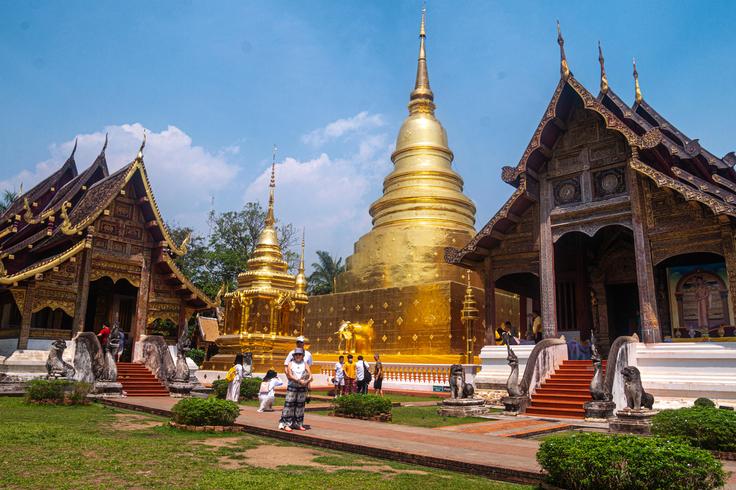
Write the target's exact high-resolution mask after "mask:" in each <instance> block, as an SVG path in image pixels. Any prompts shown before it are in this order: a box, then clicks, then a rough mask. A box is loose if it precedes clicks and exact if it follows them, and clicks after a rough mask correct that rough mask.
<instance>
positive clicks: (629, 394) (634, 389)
mask: <svg viewBox="0 0 736 490" xmlns="http://www.w3.org/2000/svg"><path fill="white" fill-rule="evenodd" d="M621 375H622V376H623V378H624V395H626V406H627V407H628V408H629V410H641V408H642V406H643V407H645V408H648V409H649V410H651V409H652V407H653V406H654V396H652V395H651V394H649V393H647V392H646V391H644V386H642V384H641V373H640V372H639V369H638V368H636V367H634V366H626V367H625V368H623V369H622V370H621Z"/></svg>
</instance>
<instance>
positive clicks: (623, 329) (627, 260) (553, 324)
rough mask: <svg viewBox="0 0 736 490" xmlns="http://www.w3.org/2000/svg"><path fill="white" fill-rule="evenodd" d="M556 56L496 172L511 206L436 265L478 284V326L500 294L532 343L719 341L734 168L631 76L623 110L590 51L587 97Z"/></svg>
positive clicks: (734, 257)
mask: <svg viewBox="0 0 736 490" xmlns="http://www.w3.org/2000/svg"><path fill="white" fill-rule="evenodd" d="M558 43H559V46H560V56H561V65H560V72H561V78H560V81H559V84H558V85H557V87H556V88H555V90H554V93H553V95H552V99H551V101H550V103H549V105H548V106H547V108H546V110H545V112H544V116H543V117H542V120H541V121H540V123H539V125H538V126H537V129H536V131H535V132H534V134H533V135H532V138H531V141H530V143H529V145H528V146H527V148H526V149H525V151H524V153H523V155H522V157H521V160H520V161H519V163H518V165H516V167H504V168H503V171H502V179H503V180H504V182H506V183H508V184H510V185H511V186H512V187H513V188H514V192H513V194H512V195H511V197H510V198H509V199H508V201H506V203H505V204H504V205H503V206H502V207H501V209H500V210H499V211H498V212H497V213H496V214H495V216H493V218H491V220H490V221H489V222H488V223H487V224H486V225H485V226H484V227H483V228H482V229H481V230H480V232H478V233H477V234H476V235H475V236H474V237H473V238H472V239H471V240H469V241H468V242H467V243H465V244H461V246H457V247H455V246H451V247H448V249H447V250H446V253H445V256H446V260H447V262H448V263H451V264H455V265H458V266H460V267H458V272H460V271H463V270H465V269H467V268H470V269H472V270H474V271H477V272H478V273H479V274H481V275H482V277H483V278H484V286H485V292H486V295H485V316H486V319H487V320H488V319H492V318H494V310H495V308H496V307H497V305H496V304H495V302H494V294H493V291H494V290H495V289H496V288H502V289H504V290H507V291H512V292H515V293H517V294H519V295H520V297H521V301H522V302H528V303H529V304H531V305H533V308H534V309H538V310H539V312H540V313H541V317H542V323H543V329H544V336H545V337H553V336H558V335H560V334H565V336H566V338H567V339H568V340H570V339H577V340H581V341H584V340H586V339H589V338H590V334H591V332H595V334H596V338H598V339H599V340H600V342H601V343H602V344H607V343H609V342H612V341H613V340H614V339H615V338H617V337H619V336H621V335H631V334H632V333H634V332H637V333H638V334H639V336H640V337H641V338H642V340H644V341H645V342H648V343H651V342H659V341H661V340H663V339H665V340H670V339H671V340H672V341H675V342H676V341H678V340H686V339H687V340H707V339H714V338H719V339H725V340H727V339H728V338H729V337H731V338H733V337H734V336H735V335H736V334H735V333H734V323H735V322H734V304H733V291H734V288H735V287H736V253H735V251H734V235H735V233H734V232H735V230H736V229H735V227H734V219H735V218H736V172H734V168H733V166H734V164H735V163H736V156H734V153H733V152H731V153H728V154H727V155H725V156H723V157H721V158H719V157H717V156H715V155H713V154H712V153H711V152H709V151H708V150H706V149H705V148H703V147H702V146H701V145H700V144H699V142H698V140H697V139H692V138H690V137H688V136H686V135H685V134H683V133H682V132H681V131H680V130H678V129H677V128H676V127H675V126H674V125H673V124H672V123H670V122H669V121H668V120H667V119H665V118H664V117H663V116H662V115H660V113H659V112H657V111H656V110H655V109H654V108H653V107H652V106H650V105H649V104H648V103H647V102H646V101H645V99H644V97H643V94H642V91H641V88H640V85H639V79H638V73H637V71H636V64H634V92H635V100H634V103H633V105H631V106H629V105H627V104H626V103H624V102H623V101H622V100H621V99H620V98H619V97H618V95H616V93H615V92H614V91H613V89H612V88H611V87H609V84H608V80H607V77H606V72H605V65H604V59H603V53H602V51H599V53H600V55H599V61H600V91H599V93H598V95H597V96H594V95H593V94H591V93H590V92H589V91H588V90H587V89H586V88H585V87H583V85H582V84H581V83H580V82H579V81H578V80H577V79H575V77H574V76H573V74H572V73H571V71H570V69H569V67H568V64H567V59H566V57H565V51H564V40H563V38H562V36H561V35H560V34H558ZM522 320H523V319H522ZM522 324H523V322H522Z"/></svg>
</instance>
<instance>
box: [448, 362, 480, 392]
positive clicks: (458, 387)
mask: <svg viewBox="0 0 736 490" xmlns="http://www.w3.org/2000/svg"><path fill="white" fill-rule="evenodd" d="M474 394H475V389H474V388H473V385H471V384H470V383H466V382H465V370H464V369H463V366H462V365H461V364H453V365H452V366H450V395H451V396H452V398H473V395H474Z"/></svg>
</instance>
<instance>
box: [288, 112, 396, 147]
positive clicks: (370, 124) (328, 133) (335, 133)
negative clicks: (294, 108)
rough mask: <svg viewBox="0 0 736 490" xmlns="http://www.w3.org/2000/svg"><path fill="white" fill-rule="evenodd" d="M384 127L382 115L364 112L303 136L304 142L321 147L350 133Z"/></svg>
mask: <svg viewBox="0 0 736 490" xmlns="http://www.w3.org/2000/svg"><path fill="white" fill-rule="evenodd" d="M383 125H384V122H383V117H382V116H381V115H380V114H368V112H367V111H363V112H360V113H358V114H356V115H355V116H353V117H349V118H346V119H338V120H337V121H333V122H331V123H329V124H328V125H327V126H325V127H323V128H319V129H315V130H313V131H310V132H309V133H307V134H305V135H303V136H302V142H303V143H306V144H308V145H311V146H314V147H319V146H322V145H324V144H325V143H327V142H329V141H333V140H335V139H337V138H340V137H342V136H344V135H347V134H349V133H357V132H361V131H365V130H368V129H373V128H379V127H381V126H383Z"/></svg>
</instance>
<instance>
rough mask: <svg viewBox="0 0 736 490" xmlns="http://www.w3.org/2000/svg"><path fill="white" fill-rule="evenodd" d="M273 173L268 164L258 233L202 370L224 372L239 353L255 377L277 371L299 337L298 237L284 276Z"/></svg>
mask: <svg viewBox="0 0 736 490" xmlns="http://www.w3.org/2000/svg"><path fill="white" fill-rule="evenodd" d="M274 158H275V155H274ZM275 170H276V165H275V162H274V164H273V165H272V166H271V183H270V185H269V197H268V211H267V212H266V219H265V223H264V227H263V230H262V231H261V234H260V235H259V236H258V241H257V242H256V246H255V249H254V250H253V255H252V256H251V258H250V259H248V262H247V268H246V270H245V271H244V272H241V273H240V274H238V288H237V289H236V290H235V291H232V292H229V293H227V294H225V311H224V318H223V322H222V325H221V326H220V335H219V336H218V337H217V339H216V340H215V344H216V345H217V347H218V354H217V355H215V356H213V357H212V358H211V359H209V360H208V361H206V362H205V363H204V365H203V366H202V368H203V370H207V371H227V370H228V369H229V368H230V367H231V366H232V365H233V361H234V360H235V356H236V355H237V354H239V353H245V352H249V353H251V354H252V355H253V369H254V370H255V371H256V372H266V371H267V370H268V369H271V368H274V367H276V368H278V367H279V366H280V365H281V363H282V362H283V360H284V358H285V357H286V355H287V354H288V353H289V351H290V350H291V349H293V348H294V343H295V341H296V337H297V336H299V335H302V333H303V328H304V310H305V308H306V306H307V301H308V298H307V293H306V288H307V279H306V276H305V275H304V238H303V237H302V253H301V260H300V262H299V271H298V273H297V274H296V276H294V275H293V274H289V272H288V269H289V266H288V264H287V262H286V261H285V260H284V254H283V252H282V250H281V246H280V245H279V240H278V236H277V234H276V218H275V216H274V190H275V188H276V176H275ZM280 370H281V369H279V371H280Z"/></svg>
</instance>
